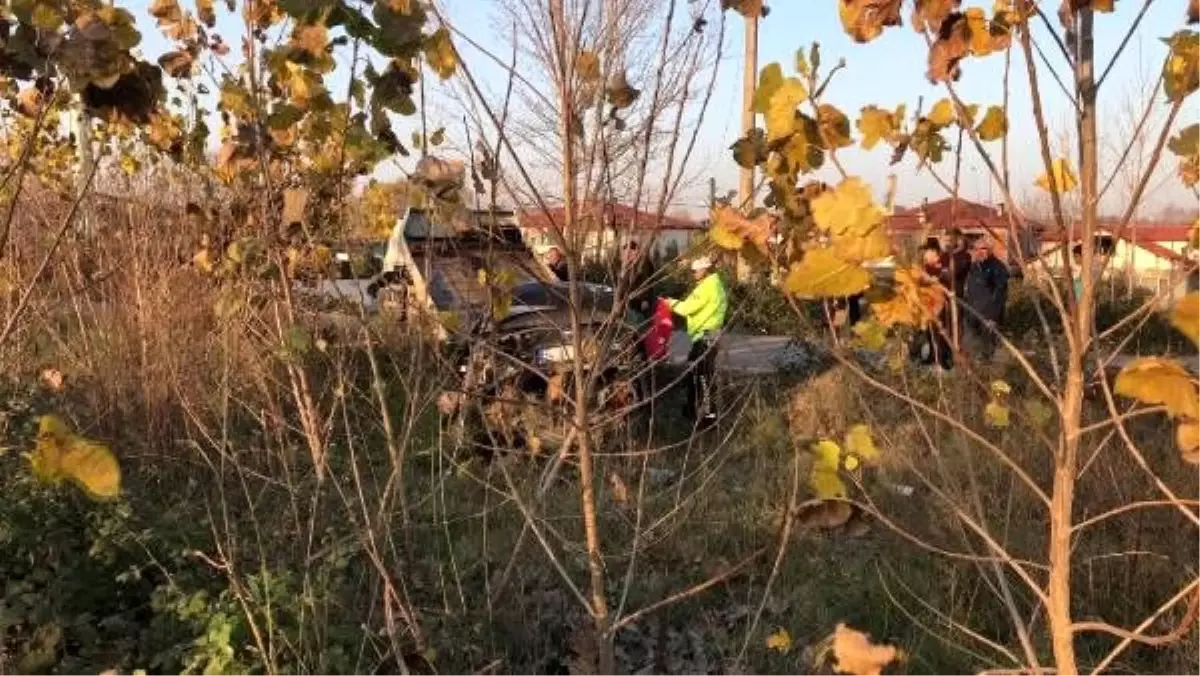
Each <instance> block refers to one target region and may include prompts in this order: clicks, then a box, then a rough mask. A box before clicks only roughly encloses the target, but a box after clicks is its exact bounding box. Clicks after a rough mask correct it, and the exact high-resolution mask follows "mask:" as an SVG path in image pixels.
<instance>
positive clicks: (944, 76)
mask: <svg viewBox="0 0 1200 676" xmlns="http://www.w3.org/2000/svg"><path fill="white" fill-rule="evenodd" d="M970 51H971V27H970V25H969V24H968V23H967V19H966V17H965V16H964V15H962V14H960V13H958V12H954V13H953V14H951V15H949V16H947V17H946V20H945V21H943V22H942V25H941V26H940V27H939V28H938V35H937V39H936V40H934V42H933V45H932V46H931V47H930V48H929V69H928V71H926V73H925V75H926V77H928V78H929V81H930V82H932V83H934V84H937V83H939V82H953V81H954V80H957V79H958V76H959V68H958V62H959V61H961V60H962V58H963V57H964V56H966V55H967V54H969V53H970Z"/></svg>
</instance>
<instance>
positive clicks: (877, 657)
mask: <svg viewBox="0 0 1200 676" xmlns="http://www.w3.org/2000/svg"><path fill="white" fill-rule="evenodd" d="M832 649H833V657H834V663H833V670H834V671H835V672H837V673H839V674H863V675H865V676H877V675H878V674H881V673H883V668H884V667H886V666H887V665H889V664H891V663H892V662H897V661H902V660H904V652H903V651H902V650H899V649H898V648H896V647H895V646H891V645H887V644H876V643H872V642H871V639H870V637H869V636H867V635H866V634H864V633H863V632H861V631H858V630H857V629H852V628H850V627H847V626H846V625H845V624H843V623H840V622H839V623H838V625H837V627H836V628H835V629H834V630H833V645H832Z"/></svg>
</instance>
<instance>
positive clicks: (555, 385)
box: [546, 373, 563, 404]
mask: <svg viewBox="0 0 1200 676" xmlns="http://www.w3.org/2000/svg"><path fill="white" fill-rule="evenodd" d="M562 398H563V376H562V374H561V373H556V374H554V375H552V376H550V377H549V378H547V379H546V401H548V402H549V403H551V404H556V403H558V402H560V401H562Z"/></svg>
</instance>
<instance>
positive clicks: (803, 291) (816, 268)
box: [783, 248, 871, 298]
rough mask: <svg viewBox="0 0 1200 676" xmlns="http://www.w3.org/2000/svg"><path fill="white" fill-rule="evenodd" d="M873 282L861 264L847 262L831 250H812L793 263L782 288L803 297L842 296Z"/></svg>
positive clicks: (860, 289)
mask: <svg viewBox="0 0 1200 676" xmlns="http://www.w3.org/2000/svg"><path fill="white" fill-rule="evenodd" d="M870 284H871V275H870V273H868V272H867V271H866V270H865V269H864V268H863V267H862V266H860V265H856V264H853V263H848V262H846V261H844V260H842V259H840V258H838V257H837V255H836V254H835V253H834V252H833V250H832V249H828V248H824V249H811V250H809V251H806V252H805V253H804V258H802V259H800V262H798V263H792V265H791V267H790V268H789V269H788V274H787V277H786V278H784V280H783V290H784V292H785V293H789V294H791V295H793V296H798V297H800V298H841V297H844V296H853V295H854V294H856V293H859V292H860V291H863V290H864V289H866V288H867V287H868V286H870Z"/></svg>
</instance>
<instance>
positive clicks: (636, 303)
mask: <svg viewBox="0 0 1200 676" xmlns="http://www.w3.org/2000/svg"><path fill="white" fill-rule="evenodd" d="M653 278H654V266H653V264H652V263H651V262H650V261H649V260H648V259H646V258H642V259H641V260H639V261H638V262H637V263H634V268H633V270H631V271H630V272H629V287H628V289H629V307H630V309H632V310H636V311H637V312H640V313H642V314H644V315H649V314H650V311H651V310H653V307H651V303H652V301H653V300H654V288H653V285H652V284H651V283H650V281H651V280H652V279H653Z"/></svg>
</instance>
